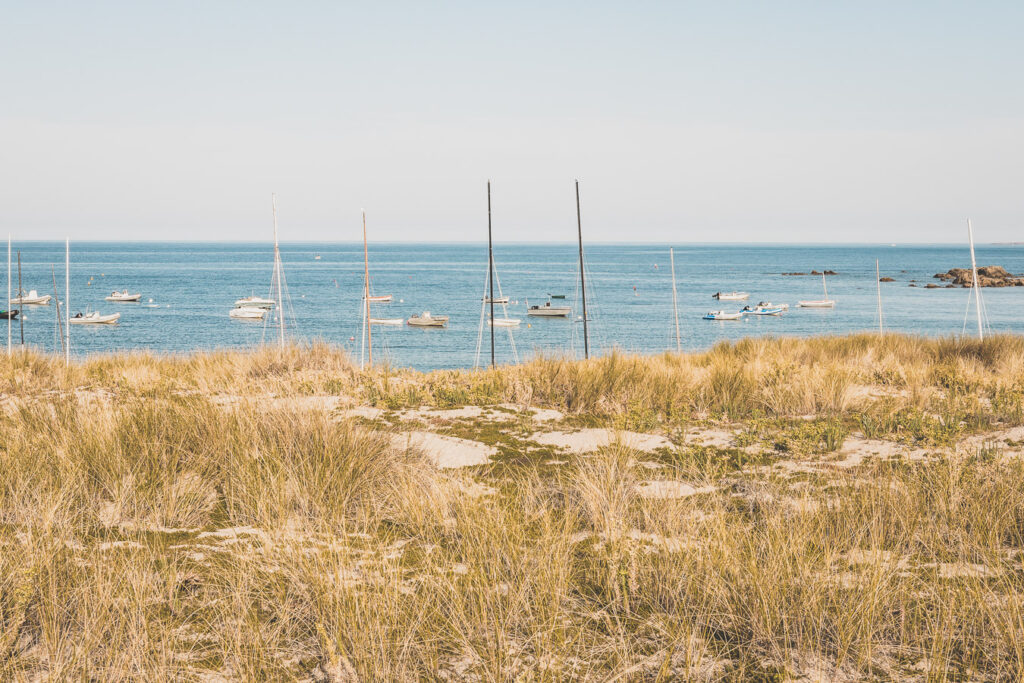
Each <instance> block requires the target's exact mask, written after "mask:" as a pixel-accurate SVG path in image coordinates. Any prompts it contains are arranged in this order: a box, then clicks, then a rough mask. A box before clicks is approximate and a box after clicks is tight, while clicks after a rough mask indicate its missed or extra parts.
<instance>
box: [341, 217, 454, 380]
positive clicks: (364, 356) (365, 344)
mask: <svg viewBox="0 0 1024 683" xmlns="http://www.w3.org/2000/svg"><path fill="white" fill-rule="evenodd" d="M390 302H391V295H390V294H387V295H384V296H374V295H372V294H370V250H369V245H368V243H367V238H366V212H365V211H363V296H362V301H361V302H360V308H361V309H362V315H361V317H362V322H363V334H362V346H361V348H360V351H359V364H360V367H364V368H365V367H366V366H367V365H371V366H372V365H373V326H374V325H384V326H388V327H398V326H400V325H402V324H403V323H405V319H404V318H374V317H373V316H372V315H371V309H370V304H372V303H390ZM445 321H446V322H447V318H446V319H445ZM367 361H368V362H367Z"/></svg>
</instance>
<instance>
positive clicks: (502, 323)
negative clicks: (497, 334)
mask: <svg viewBox="0 0 1024 683" xmlns="http://www.w3.org/2000/svg"><path fill="white" fill-rule="evenodd" d="M520 322H521V321H520V320H519V318H495V319H494V320H488V321H487V324H488V325H491V326H493V327H519V323H520Z"/></svg>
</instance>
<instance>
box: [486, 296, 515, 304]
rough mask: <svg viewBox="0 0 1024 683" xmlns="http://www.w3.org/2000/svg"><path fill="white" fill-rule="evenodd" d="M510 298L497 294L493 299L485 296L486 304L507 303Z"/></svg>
mask: <svg viewBox="0 0 1024 683" xmlns="http://www.w3.org/2000/svg"><path fill="white" fill-rule="evenodd" d="M508 302H509V298H508V297H507V296H496V297H494V298H493V299H488V298H486V297H485V298H484V303H485V304H507V303H508Z"/></svg>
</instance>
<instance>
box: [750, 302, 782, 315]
mask: <svg viewBox="0 0 1024 683" xmlns="http://www.w3.org/2000/svg"><path fill="white" fill-rule="evenodd" d="M784 310H785V309H784V308H782V307H781V306H771V305H770V304H769V305H768V306H762V305H761V304H758V305H757V306H744V307H743V310H741V311H740V313H744V314H746V315H782V312H783V311H784Z"/></svg>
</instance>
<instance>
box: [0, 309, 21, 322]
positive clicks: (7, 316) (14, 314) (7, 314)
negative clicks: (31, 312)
mask: <svg viewBox="0 0 1024 683" xmlns="http://www.w3.org/2000/svg"><path fill="white" fill-rule="evenodd" d="M20 312H21V311H19V310H18V309H17V308H15V309H14V310H11V311H0V320H16V319H17V318H18V313H20Z"/></svg>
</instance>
